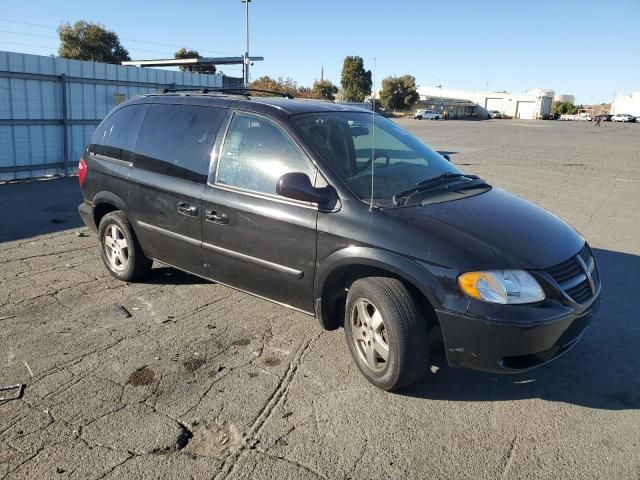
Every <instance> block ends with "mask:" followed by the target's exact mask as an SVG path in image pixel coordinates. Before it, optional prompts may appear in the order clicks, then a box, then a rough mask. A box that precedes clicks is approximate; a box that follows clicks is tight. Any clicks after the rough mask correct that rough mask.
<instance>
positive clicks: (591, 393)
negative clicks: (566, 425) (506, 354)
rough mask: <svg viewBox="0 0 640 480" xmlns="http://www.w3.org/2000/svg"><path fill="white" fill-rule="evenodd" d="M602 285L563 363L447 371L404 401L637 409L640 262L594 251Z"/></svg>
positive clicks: (439, 360) (438, 357) (440, 358)
mask: <svg viewBox="0 0 640 480" xmlns="http://www.w3.org/2000/svg"><path fill="white" fill-rule="evenodd" d="M594 254H595V256H596V258H597V259H598V264H599V268H600V274H601V276H602V279H603V287H602V288H603V289H602V296H601V306H600V310H599V311H598V313H597V314H596V316H595V318H594V320H593V322H592V324H591V326H590V327H589V329H588V330H587V331H586V332H585V334H584V337H583V338H582V341H581V342H579V343H578V344H577V345H576V347H574V348H573V350H571V351H570V352H568V353H567V354H566V355H565V356H563V357H562V358H559V359H557V360H555V361H553V362H551V363H550V364H548V365H545V366H543V367H540V368H538V369H535V370H532V371H530V372H527V373H521V374H514V375H496V374H487V373H482V372H474V371H472V370H467V369H452V368H450V367H449V366H447V363H446V359H445V358H444V353H435V354H434V358H432V362H431V363H432V364H434V365H435V366H437V367H439V370H438V371H437V372H436V373H431V374H428V375H427V378H425V380H423V381H422V382H420V383H419V384H416V385H415V386H413V387H411V388H409V389H406V390H404V391H403V392H401V394H402V395H408V396H412V397H419V398H427V399H432V400H447V401H461V402H465V401H473V402H479V401H510V400H520V399H528V398H540V399H544V400H548V401H554V402H566V403H571V404H574V405H580V406H583V407H590V408H598V409H605V410H625V409H640V375H639V372H640V360H639V356H640V347H639V345H640V295H638V293H637V292H636V282H637V279H638V277H639V276H640V256H637V255H631V254H626V253H620V252H614V251H609V250H601V249H594Z"/></svg>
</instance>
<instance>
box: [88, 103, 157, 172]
mask: <svg viewBox="0 0 640 480" xmlns="http://www.w3.org/2000/svg"><path fill="white" fill-rule="evenodd" d="M146 111H147V106H146V105H128V106H126V107H122V108H120V109H119V110H116V111H115V112H113V113H112V114H111V115H110V116H108V117H107V118H106V119H105V120H104V121H103V122H102V123H101V124H100V125H99V126H98V128H97V129H96V131H95V132H94V134H93V136H92V137H91V142H90V146H89V150H90V151H91V152H92V153H95V154H96V155H103V156H105V157H109V158H114V159H117V160H126V161H131V160H132V159H133V146H134V145H135V143H136V136H137V134H138V131H139V129H140V125H141V124H142V120H143V119H144V115H145V113H146Z"/></svg>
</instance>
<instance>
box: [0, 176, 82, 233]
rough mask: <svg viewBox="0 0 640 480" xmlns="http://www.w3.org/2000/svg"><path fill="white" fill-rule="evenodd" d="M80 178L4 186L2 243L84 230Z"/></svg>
mask: <svg viewBox="0 0 640 480" xmlns="http://www.w3.org/2000/svg"><path fill="white" fill-rule="evenodd" d="M81 202H82V193H81V192H80V187H79V186H78V179H77V177H68V178H56V179H48V180H36V181H33V182H19V183H11V184H7V185H0V219H2V228H1V229H0V243H2V242H10V241H14V240H22V239H25V238H30V237H35V236H37V235H44V234H49V233H55V232H59V231H61V230H67V229H70V228H78V227H82V226H84V223H83V222H82V219H81V218H80V215H79V214H78V205H80V203H81Z"/></svg>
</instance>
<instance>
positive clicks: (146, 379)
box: [127, 366, 155, 387]
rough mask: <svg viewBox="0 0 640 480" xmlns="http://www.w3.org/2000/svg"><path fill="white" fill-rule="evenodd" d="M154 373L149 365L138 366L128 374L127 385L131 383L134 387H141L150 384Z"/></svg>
mask: <svg viewBox="0 0 640 480" xmlns="http://www.w3.org/2000/svg"><path fill="white" fill-rule="evenodd" d="M154 376H155V373H154V371H153V370H151V369H150V368H149V367H147V366H144V367H140V368H139V369H138V370H136V371H135V372H133V373H132V374H131V375H129V380H127V385H133V386H134V387H142V386H144V385H150V384H151V383H152V382H153V377H154Z"/></svg>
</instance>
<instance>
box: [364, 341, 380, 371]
mask: <svg viewBox="0 0 640 480" xmlns="http://www.w3.org/2000/svg"><path fill="white" fill-rule="evenodd" d="M364 353H365V356H366V357H367V363H368V364H369V366H370V367H371V368H376V367H377V366H378V364H377V362H376V352H375V350H374V349H373V343H371V344H370V343H369V342H367V343H366V344H365V347H364Z"/></svg>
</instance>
